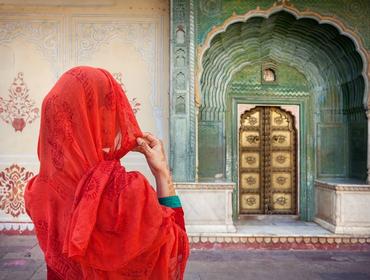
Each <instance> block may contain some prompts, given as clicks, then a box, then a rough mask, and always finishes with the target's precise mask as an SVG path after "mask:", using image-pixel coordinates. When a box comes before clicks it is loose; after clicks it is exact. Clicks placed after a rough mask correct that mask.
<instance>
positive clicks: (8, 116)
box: [0, 72, 40, 131]
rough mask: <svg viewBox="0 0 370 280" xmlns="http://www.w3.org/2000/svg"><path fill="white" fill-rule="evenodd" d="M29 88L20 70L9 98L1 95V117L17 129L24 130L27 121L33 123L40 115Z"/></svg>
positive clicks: (11, 87)
mask: <svg viewBox="0 0 370 280" xmlns="http://www.w3.org/2000/svg"><path fill="white" fill-rule="evenodd" d="M28 91H29V90H28V88H27V85H26V83H25V82H24V80H23V73H22V72H19V73H18V75H17V77H16V78H14V81H13V83H12V84H11V86H10V88H9V93H10V94H9V99H4V98H3V97H0V118H1V119H2V120H3V121H4V122H5V123H7V124H11V125H12V126H13V127H14V129H15V131H22V130H23V128H24V127H25V126H26V124H27V123H32V122H33V121H34V120H35V119H36V118H38V117H39V111H40V110H39V109H38V108H37V107H36V106H35V101H33V100H31V98H30V96H29V94H28Z"/></svg>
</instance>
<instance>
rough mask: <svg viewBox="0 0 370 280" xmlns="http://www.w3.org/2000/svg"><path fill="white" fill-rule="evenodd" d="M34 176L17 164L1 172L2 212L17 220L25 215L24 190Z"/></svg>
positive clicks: (0, 199) (0, 205)
mask: <svg viewBox="0 0 370 280" xmlns="http://www.w3.org/2000/svg"><path fill="white" fill-rule="evenodd" d="M33 176H34V174H33V173H32V172H30V171H27V170H26V169H25V168H24V167H20V166H18V165H16V164H13V165H11V166H10V167H7V168H5V169H4V170H3V171H2V172H0V210H2V211H4V212H5V214H9V215H11V216H12V217H14V218H17V217H18V216H19V215H21V214H25V207H24V199H23V194H24V189H25V187H26V184H27V182H28V180H29V179H30V178H31V177H33Z"/></svg>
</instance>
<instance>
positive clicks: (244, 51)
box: [195, 4, 370, 118]
mask: <svg viewBox="0 0 370 280" xmlns="http://www.w3.org/2000/svg"><path fill="white" fill-rule="evenodd" d="M261 42H262V43H261ZM267 58H269V59H274V60H276V61H278V62H280V63H286V64H288V65H292V66H294V67H296V68H297V69H298V70H299V71H301V72H302V73H304V74H305V76H306V77H307V79H308V80H309V81H310V82H311V88H312V89H313V90H312V91H313V92H316V93H317V95H321V96H318V101H319V102H321V103H325V102H326V99H327V100H329V99H330V100H331V101H333V100H334V101H335V102H336V104H334V105H335V107H342V108H343V106H345V104H344V103H345V102H351V103H353V104H352V105H348V104H347V106H362V105H365V106H366V105H367V104H368V101H369V97H368V95H369V94H368V80H369V76H370V74H369V73H368V72H369V70H368V54H367V52H366V50H365V48H364V47H363V44H362V40H361V38H359V37H358V36H357V35H356V34H355V33H354V32H352V31H351V30H350V29H348V28H346V27H345V26H344V25H343V24H342V23H341V22H340V21H338V20H337V19H335V18H331V17H323V16H320V15H319V14H317V13H313V12H299V11H298V10H297V9H295V8H294V7H292V6H286V5H285V4H283V5H279V6H278V5H274V6H273V7H271V8H270V9H268V10H265V11H262V10H259V9H257V10H253V11H249V12H248V13H247V14H245V15H233V16H232V17H230V18H229V19H227V20H226V21H225V22H224V23H223V24H222V25H221V26H218V27H215V28H213V30H212V31H211V32H210V33H209V34H208V35H207V37H206V39H205V42H204V44H203V45H202V46H200V47H199V48H198V63H197V67H198V68H197V71H196V85H195V97H196V98H195V99H196V100H195V101H196V104H197V105H198V106H200V107H201V112H202V108H203V109H204V108H207V110H206V112H204V114H205V115H208V116H209V117H210V118H213V117H214V114H217V112H219V111H220V110H221V111H224V109H225V92H226V87H227V85H228V82H229V81H230V80H231V77H232V74H233V73H235V72H236V71H237V69H240V68H241V65H247V64H248V63H252V62H253V63H255V62H256V61H263V60H264V59H267ZM323 73H325V74H323ZM323 92H325V93H324V94H323ZM335 92H342V93H343V94H342V95H341V96H339V97H338V96H336V97H333V96H330V94H332V95H333V93H335ZM353 92H354V93H353ZM200 93H201V94H200ZM365 93H366V94H365ZM351 95H355V96H351ZM355 103H356V104H355Z"/></svg>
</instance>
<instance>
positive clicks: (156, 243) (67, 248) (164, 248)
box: [25, 67, 189, 280]
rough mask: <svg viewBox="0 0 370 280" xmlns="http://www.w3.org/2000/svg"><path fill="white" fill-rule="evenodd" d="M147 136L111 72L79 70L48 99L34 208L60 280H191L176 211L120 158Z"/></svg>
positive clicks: (30, 203)
mask: <svg viewBox="0 0 370 280" xmlns="http://www.w3.org/2000/svg"><path fill="white" fill-rule="evenodd" d="M138 136H142V132H141V130H140V128H139V125H138V123H137V121H136V118H135V115H134V113H133V111H132V108H131V106H130V103H129V101H128V99H127V97H126V95H125V93H124V92H123V90H122V88H121V87H120V85H119V84H118V83H117V82H116V81H115V79H114V78H113V77H112V75H111V74H110V73H109V72H107V71H106V70H103V69H99V68H92V67H76V68H73V69H71V70H69V71H67V72H66V73H64V74H63V75H62V77H61V78H60V79H59V80H58V82H57V83H56V84H55V86H54V87H53V88H52V89H51V91H50V92H49V93H48V95H47V96H46V97H45V99H44V101H43V104H42V113H41V128H40V135H39V142H38V156H39V160H40V170H39V174H38V175H36V176H35V177H33V178H32V179H31V180H30V181H29V183H28V184H27V187H26V191H25V203H26V210H27V213H28V214H29V216H30V217H31V218H32V220H33V222H34V225H35V231H36V235H37V238H38V240H39V244H40V247H41V249H42V251H43V252H44V254H45V260H46V263H47V266H48V267H49V268H50V269H51V270H53V271H54V272H55V274H56V275H57V276H58V277H59V278H60V279H161V280H165V279H183V274H184V270H185V266H186V262H187V259H188V256H189V241H188V237H187V235H186V232H185V231H184V230H183V229H182V228H181V227H180V226H178V225H177V224H176V221H175V217H174V216H175V215H174V212H175V211H174V210H173V209H171V208H168V207H165V206H162V205H160V204H159V202H158V198H157V195H156V192H155V191H154V189H153V187H152V186H151V185H150V183H149V182H148V181H147V179H146V178H145V177H144V176H143V175H142V174H141V173H140V172H138V171H130V172H128V171H126V170H125V168H124V166H121V164H120V162H119V159H120V158H121V157H123V156H124V155H125V154H126V153H127V152H129V151H130V150H132V149H133V148H134V147H135V146H136V137H138Z"/></svg>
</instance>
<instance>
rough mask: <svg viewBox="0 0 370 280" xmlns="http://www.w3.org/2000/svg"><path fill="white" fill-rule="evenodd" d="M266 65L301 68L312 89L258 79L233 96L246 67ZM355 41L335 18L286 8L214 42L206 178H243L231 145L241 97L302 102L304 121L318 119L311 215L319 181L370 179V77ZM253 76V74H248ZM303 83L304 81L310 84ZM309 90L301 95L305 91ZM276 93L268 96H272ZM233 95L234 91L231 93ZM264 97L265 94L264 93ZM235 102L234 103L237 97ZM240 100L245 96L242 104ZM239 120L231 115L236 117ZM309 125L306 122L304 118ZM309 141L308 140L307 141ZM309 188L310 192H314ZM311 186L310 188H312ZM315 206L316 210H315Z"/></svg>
mask: <svg viewBox="0 0 370 280" xmlns="http://www.w3.org/2000/svg"><path fill="white" fill-rule="evenodd" d="M252 65H259V67H260V69H261V70H262V69H263V67H264V66H266V65H273V67H275V68H276V71H277V72H276V73H277V75H278V76H277V77H278V78H279V70H280V69H282V68H284V67H290V68H293V69H296V71H297V72H299V73H301V74H302V75H303V76H304V77H305V80H306V81H307V83H306V84H305V85H304V87H305V88H304V90H302V88H300V87H299V85H297V84H295V83H294V82H295V81H292V84H291V85H290V84H289V79H288V83H287V84H286V83H285V84H284V85H283V84H281V83H280V81H279V79H277V81H276V82H275V83H273V84H269V85H267V84H264V83H262V82H261V80H256V81H255V83H254V84H252V85H251V84H249V85H245V86H243V85H242V86H241V89H239V93H238V94H237V96H235V98H236V99H233V97H232V96H231V97H230V96H228V93H229V95H230V92H232V91H231V90H230V87H231V85H232V84H233V81H234V80H235V77H236V76H238V73H239V76H240V72H241V71H242V70H243V69H246V67H249V66H252ZM364 68H365V66H364V62H363V59H362V57H361V54H360V53H359V51H358V48H357V46H356V44H355V42H354V41H353V40H352V39H351V38H349V37H348V36H346V35H344V34H342V33H341V32H340V30H338V29H337V28H336V27H335V26H333V25H331V24H329V23H320V22H318V21H317V20H315V19H312V18H297V17H296V16H295V15H293V14H292V13H290V12H288V11H285V10H281V11H276V12H274V13H272V14H270V15H269V16H268V17H263V16H254V17H250V18H248V19H247V20H246V21H238V22H234V23H232V24H230V25H228V26H227V28H226V29H225V30H224V32H221V33H218V34H217V35H215V36H214V37H213V38H212V40H211V41H210V45H209V48H208V49H207V50H206V51H205V53H204V55H203V57H202V70H203V71H202V73H201V77H200V93H201V94H200V97H201V102H200V103H201V105H200V108H199V119H198V143H199V145H198V177H199V180H201V181H202V180H203V181H213V180H215V178H216V179H220V178H221V179H224V180H228V181H235V176H233V174H235V172H233V170H235V168H236V165H235V158H233V154H232V153H233V150H232V148H231V143H232V142H233V141H232V139H231V140H230V141H227V139H229V138H230V137H231V138H232V137H235V135H230V133H232V129H231V128H230V127H231V123H235V121H236V120H235V114H233V110H235V108H233V105H232V104H233V102H234V103H235V102H239V103H240V102H241V103H242V102H245V103H247V102H249V103H254V102H253V100H256V102H257V99H258V102H259V103H261V102H262V103H266V104H267V103H271V102H272V101H273V102H275V103H276V104H298V105H300V106H304V104H306V105H305V106H306V107H305V108H304V110H303V112H304V115H302V118H303V120H304V121H306V122H307V123H306V124H308V123H311V124H312V130H311V131H307V133H308V134H307V135H304V136H305V137H308V138H309V137H312V139H313V141H312V143H311V141H306V142H305V143H311V144H312V146H313V147H312V151H311V152H310V148H311V147H307V151H306V153H305V154H304V155H303V156H304V157H302V159H301V161H302V162H301V164H303V165H304V166H312V170H311V171H310V170H308V171H307V173H306V174H304V176H306V182H305V185H304V186H302V185H301V188H302V192H301V194H304V193H306V197H305V198H304V199H305V205H306V206H305V207H306V209H301V213H304V212H305V213H306V214H304V219H308V220H309V219H310V218H311V216H312V209H313V197H312V185H313V180H314V178H317V177H320V178H324V177H327V178H333V177H335V178H338V177H351V178H357V179H361V180H364V179H365V177H366V160H367V159H366V154H367V148H366V147H367V122H366V116H365V108H364V100H365V99H366V98H365V96H364V93H365V91H366V87H367V85H366V82H367V80H366V79H367V78H366V77H365V76H364V73H365V71H364ZM245 78H246V79H248V77H247V76H245ZM302 86H303V85H302ZM302 91H303V92H305V94H304V95H302V96H301V97H299V94H296V93H297V92H302ZM265 93H268V94H265ZM231 95H232V94H231ZM257 97H258V98H257ZM233 100H234V101H233ZM235 100H237V101H235ZM233 115H234V117H227V116H233ZM303 125H304V123H303ZM306 140H307V139H306ZM307 188H310V190H308V191H307ZM306 191H307V192H306ZM307 209H310V210H307Z"/></svg>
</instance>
